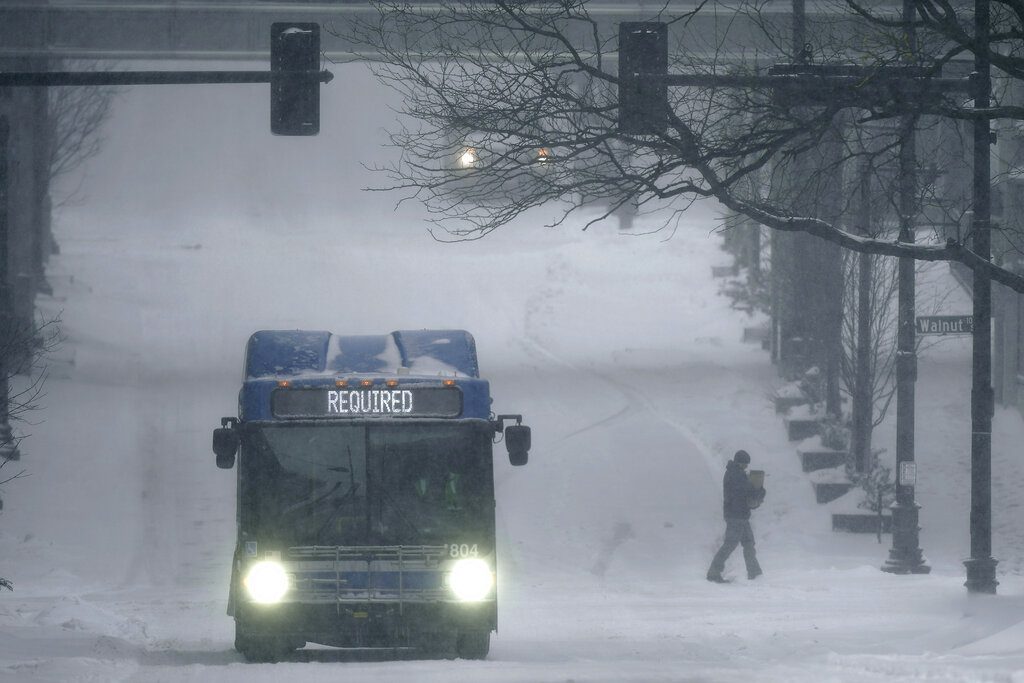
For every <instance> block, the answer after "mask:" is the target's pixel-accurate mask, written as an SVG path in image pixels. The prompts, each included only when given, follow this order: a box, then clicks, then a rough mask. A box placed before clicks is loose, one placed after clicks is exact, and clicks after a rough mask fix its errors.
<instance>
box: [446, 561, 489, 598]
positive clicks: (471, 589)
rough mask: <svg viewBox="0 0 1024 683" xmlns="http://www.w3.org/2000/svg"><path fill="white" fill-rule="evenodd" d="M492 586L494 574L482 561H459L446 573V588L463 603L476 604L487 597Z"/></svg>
mask: <svg viewBox="0 0 1024 683" xmlns="http://www.w3.org/2000/svg"><path fill="white" fill-rule="evenodd" d="M493 586H494V574H493V573H492V572H491V568H490V566H489V565H488V564H487V562H485V561H484V560H481V559H477V558H471V559H465V560H459V561H457V562H456V563H455V564H453V565H452V568H451V570H450V571H449V572H448V587H449V588H451V589H452V593H454V594H455V597H456V598H458V599H459V600H462V601H463V602H477V601H480V600H483V599H484V598H486V597H487V594H488V593H490V592H491V588H492V587H493Z"/></svg>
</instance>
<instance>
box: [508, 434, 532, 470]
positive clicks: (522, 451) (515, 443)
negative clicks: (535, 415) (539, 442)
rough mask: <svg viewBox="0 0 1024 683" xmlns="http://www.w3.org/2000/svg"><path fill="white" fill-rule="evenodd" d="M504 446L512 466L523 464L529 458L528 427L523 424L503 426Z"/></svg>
mask: <svg viewBox="0 0 1024 683" xmlns="http://www.w3.org/2000/svg"><path fill="white" fill-rule="evenodd" d="M505 448H507V449H508V461H509V462H510V463H512V465H513V466H515V467H520V466H521V465H525V464H526V462H527V460H529V458H530V428H529V427H527V426H525V425H509V426H508V427H505Z"/></svg>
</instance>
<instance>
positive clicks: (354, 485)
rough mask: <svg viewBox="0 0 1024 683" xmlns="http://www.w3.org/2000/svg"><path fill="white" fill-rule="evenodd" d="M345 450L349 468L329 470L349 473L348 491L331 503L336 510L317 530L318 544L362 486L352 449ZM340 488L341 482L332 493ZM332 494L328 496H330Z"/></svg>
mask: <svg viewBox="0 0 1024 683" xmlns="http://www.w3.org/2000/svg"><path fill="white" fill-rule="evenodd" d="M345 450H346V451H347V452H348V467H347V468H346V467H338V468H333V467H332V468H329V469H332V470H335V469H336V471H345V472H348V480H349V486H348V491H345V493H343V494H342V495H341V496H340V497H338V498H335V499H334V500H333V501H332V502H331V505H333V506H334V509H333V510H332V511H331V514H329V515H327V519H325V520H324V523H323V524H321V525H320V528H319V529H317V530H316V535H315V536H314V538H315V539H316V540H317V542H318V543H319V541H320V535H321V534H322V533H323V532H324V530H325V529H326V528H327V527H328V525H329V524H330V523H331V522H333V521H334V519H335V518H336V517H337V516H338V513H339V512H340V511H341V508H342V506H343V505H344V504H345V503H346V502H347V501H348V499H349V498H351V497H352V496H354V495H355V494H356V491H358V490H359V487H360V486H361V483H360V482H358V481H356V475H355V472H354V469H355V468H354V466H353V463H352V448H351V447H350V446H345ZM340 487H341V482H340V481H339V482H338V483H337V484H335V486H334V488H333V489H331V491H330V493H334V492H335V491H337V490H338V489H339V488H340ZM330 493H329V494H328V495H330ZM325 497H326V496H325ZM321 500H323V498H321Z"/></svg>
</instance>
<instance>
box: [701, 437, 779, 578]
mask: <svg viewBox="0 0 1024 683" xmlns="http://www.w3.org/2000/svg"><path fill="white" fill-rule="evenodd" d="M749 464H750V454H749V453H747V452H746V451H742V450H741V451H736V454H735V455H734V456H733V458H732V460H730V461H729V462H728V463H727V464H726V466H725V478H724V479H723V481H722V508H723V512H724V514H725V540H724V541H722V547H721V548H719V549H718V552H717V553H715V557H714V559H713V560H711V567H710V568H709V569H708V581H714V582H715V583H725V582H726V579H724V578H723V577H722V571H723V570H724V569H725V561H726V560H727V559H729V555H731V554H732V551H733V550H736V546H737V545H742V546H743V560H744V561H745V562H746V564H747V578H748V579H756V578H757V577H758V576H760V575H761V565H759V564H758V563H757V553H756V552H755V550H754V532H753V530H752V529H751V528H750V510H751V509H752V508H756V507H757V506H758V505H760V504H761V502H762V501H763V500H764V496H765V490H764V486H755V485H754V483H753V482H751V481H750V478H749V477H748V476H747V474H746V471H745V470H746V469H747V465H749Z"/></svg>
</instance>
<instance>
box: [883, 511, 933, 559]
mask: <svg viewBox="0 0 1024 683" xmlns="http://www.w3.org/2000/svg"><path fill="white" fill-rule="evenodd" d="M920 507H921V506H920V505H918V504H916V503H914V502H910V503H899V502H897V503H895V504H894V505H892V507H891V508H890V509H891V510H892V548H890V549H889V559H888V560H886V561H885V564H883V565H882V571H883V572H889V573H890V574H927V573H929V572H930V571H931V570H932V568H931V567H929V566H928V565H927V564H926V563H925V559H924V552H923V551H922V550H921V549H920V548H919V547H918V545H917V542H918V532H919V531H920V530H921V529H920V527H918V526H917V518H918V515H917V511H918V510H919V509H920Z"/></svg>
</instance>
